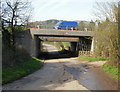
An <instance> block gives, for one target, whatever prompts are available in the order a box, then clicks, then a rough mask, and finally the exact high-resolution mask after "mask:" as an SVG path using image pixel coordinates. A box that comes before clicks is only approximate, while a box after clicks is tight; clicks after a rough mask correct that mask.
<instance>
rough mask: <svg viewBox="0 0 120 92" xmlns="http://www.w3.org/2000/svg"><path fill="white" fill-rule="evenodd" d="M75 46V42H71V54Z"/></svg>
mask: <svg viewBox="0 0 120 92" xmlns="http://www.w3.org/2000/svg"><path fill="white" fill-rule="evenodd" d="M76 46H77V42H71V46H70V50H71V51H73V52H74V51H76Z"/></svg>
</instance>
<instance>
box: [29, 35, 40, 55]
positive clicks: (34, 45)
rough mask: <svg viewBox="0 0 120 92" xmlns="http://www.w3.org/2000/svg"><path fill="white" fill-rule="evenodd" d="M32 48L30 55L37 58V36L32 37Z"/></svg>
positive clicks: (38, 40)
mask: <svg viewBox="0 0 120 92" xmlns="http://www.w3.org/2000/svg"><path fill="white" fill-rule="evenodd" d="M31 45H32V46H31V47H32V48H31V54H32V56H34V57H38V55H39V53H40V39H39V38H38V36H34V38H33V39H32V44H31Z"/></svg>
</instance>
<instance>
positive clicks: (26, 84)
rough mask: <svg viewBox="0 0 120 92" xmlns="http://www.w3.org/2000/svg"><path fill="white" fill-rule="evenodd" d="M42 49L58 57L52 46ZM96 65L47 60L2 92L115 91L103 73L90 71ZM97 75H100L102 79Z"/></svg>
mask: <svg viewBox="0 0 120 92" xmlns="http://www.w3.org/2000/svg"><path fill="white" fill-rule="evenodd" d="M44 48H45V49H47V50H48V52H49V53H51V52H53V53H52V54H53V55H55V56H58V55H59V53H58V52H57V49H56V48H55V47H53V46H50V45H44ZM100 64H101V62H100ZM100 64H99V65H100ZM102 64H103V63H102ZM97 65H98V62H97V63H95V64H93V63H91V65H89V66H88V65H86V64H85V62H82V61H79V60H78V59H77V58H62V59H48V60H45V64H44V67H42V68H41V69H39V70H38V71H36V72H34V73H32V74H30V75H28V76H26V77H24V78H21V79H20V80H17V81H14V82H13V83H9V84H6V85H4V86H3V90H88V91H89V90H116V89H117V86H116V82H113V81H111V82H110V80H111V79H110V78H109V77H108V76H107V75H105V74H104V73H103V71H100V70H99V68H96V69H93V70H92V69H91V67H98V66H97ZM91 70H92V71H91ZM94 70H95V72H97V73H96V75H95V73H94V72H93V71H94ZM98 73H99V74H102V78H101V77H100V75H99V74H98ZM104 77H105V78H104ZM106 77H107V78H106ZM113 83H114V85H113Z"/></svg>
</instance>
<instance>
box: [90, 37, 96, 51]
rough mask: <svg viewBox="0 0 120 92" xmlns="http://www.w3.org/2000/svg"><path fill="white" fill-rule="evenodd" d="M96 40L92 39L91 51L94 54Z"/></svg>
mask: <svg viewBox="0 0 120 92" xmlns="http://www.w3.org/2000/svg"><path fill="white" fill-rule="evenodd" d="M94 41H95V40H94V38H92V43H91V51H92V52H93V51H94Z"/></svg>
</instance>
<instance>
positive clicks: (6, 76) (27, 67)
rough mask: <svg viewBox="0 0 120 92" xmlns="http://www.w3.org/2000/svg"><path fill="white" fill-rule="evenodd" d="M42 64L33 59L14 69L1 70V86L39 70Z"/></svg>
mask: <svg viewBox="0 0 120 92" xmlns="http://www.w3.org/2000/svg"><path fill="white" fill-rule="evenodd" d="M42 66H43V62H42V61H41V60H39V59H37V58H35V57H32V59H31V60H30V61H26V62H23V63H21V64H19V65H17V66H14V67H7V68H3V69H2V84H5V83H8V82H12V81H14V80H16V79H19V78H21V77H23V76H25V75H27V74H30V73H32V72H34V71H35V70H37V69H39V68H41V67H42Z"/></svg>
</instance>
